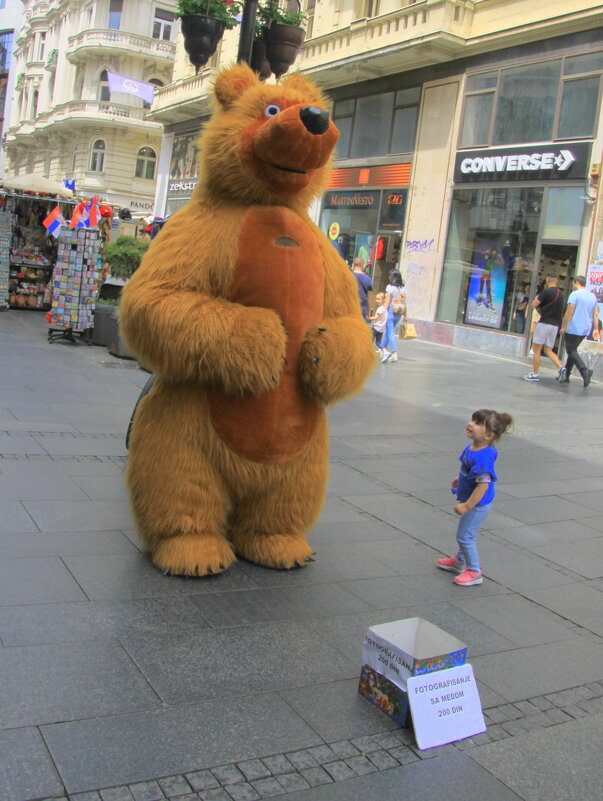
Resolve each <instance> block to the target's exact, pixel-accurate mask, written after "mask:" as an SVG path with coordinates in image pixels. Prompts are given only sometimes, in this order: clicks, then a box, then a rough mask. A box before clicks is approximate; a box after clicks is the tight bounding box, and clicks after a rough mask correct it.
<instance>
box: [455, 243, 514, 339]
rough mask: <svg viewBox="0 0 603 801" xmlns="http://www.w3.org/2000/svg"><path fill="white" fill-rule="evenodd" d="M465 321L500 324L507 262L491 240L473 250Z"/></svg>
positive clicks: (478, 323)
mask: <svg viewBox="0 0 603 801" xmlns="http://www.w3.org/2000/svg"><path fill="white" fill-rule="evenodd" d="M472 261H473V270H472V271H471V277H470V279H469V289H468V291H467V305H466V307H465V322H466V323H471V324H473V325H482V326H486V327H487V328H500V324H501V320H502V313H503V306H504V300H505V291H506V287H507V278H508V272H509V271H508V262H507V260H506V259H504V258H503V256H502V255H501V253H500V252H499V251H498V250H497V249H496V246H495V245H493V244H486V245H485V247H484V249H483V250H477V251H475V252H474V254H473V259H472Z"/></svg>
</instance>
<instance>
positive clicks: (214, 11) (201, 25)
mask: <svg viewBox="0 0 603 801" xmlns="http://www.w3.org/2000/svg"><path fill="white" fill-rule="evenodd" d="M242 9H243V4H242V2H241V0H178V7H177V10H176V16H177V17H180V20H181V29H182V35H183V37H184V49H185V50H186V52H187V54H188V57H189V60H190V62H191V64H192V65H193V66H194V67H195V72H199V68H200V67H203V66H204V65H205V64H207V62H208V61H209V59H210V58H211V57H212V56H213V54H214V53H215V52H216V49H217V47H218V43H219V42H220V39H221V38H222V36H223V35H224V30H225V29H226V28H234V27H235V25H238V24H239V15H240V14H241V11H242Z"/></svg>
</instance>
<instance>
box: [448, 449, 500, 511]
mask: <svg viewBox="0 0 603 801" xmlns="http://www.w3.org/2000/svg"><path fill="white" fill-rule="evenodd" d="M497 456H498V451H497V450H496V448H493V447H492V445H488V447H487V448H482V449H481V450H479V451H472V450H471V445H467V447H466V448H465V450H464V451H463V452H462V453H461V455H460V456H459V459H460V462H461V469H460V471H459V484H458V489H457V493H456V497H457V500H458V502H459V503H464V502H465V501H466V500H467V499H468V498H469V496H470V495H471V493H472V492H473V490H474V489H475V485H476V483H477V478H478V476H481V475H483V473H489V474H490V482H489V483H488V489H487V490H486V494H485V495H484V497H483V498H482V499H481V501H480V502H479V503H478V504H477V505H478V506H487V505H488V504H489V503H492V501H493V500H494V495H495V491H494V484H495V482H496V481H498V478H497V476H496V473H495V472H494V462H495V461H496V458H497Z"/></svg>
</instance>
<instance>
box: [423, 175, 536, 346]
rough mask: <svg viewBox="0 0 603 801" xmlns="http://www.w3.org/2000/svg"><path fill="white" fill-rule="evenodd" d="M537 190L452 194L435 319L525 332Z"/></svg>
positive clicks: (479, 190)
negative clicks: (525, 312)
mask: <svg viewBox="0 0 603 801" xmlns="http://www.w3.org/2000/svg"><path fill="white" fill-rule="evenodd" d="M542 196H543V189H542V188H541V187H530V188H525V189H519V188H514V187H513V188H495V189H491V188H490V189H459V190H456V191H455V192H454V194H453V201H452V211H451V216H450V226H449V230H448V239H447V246H446V255H445V258H444V268H443V272H442V284H441V287H440V299H439V304H438V313H437V319H438V320H440V321H441V322H447V323H464V324H467V325H476V326H480V327H485V328H494V329H497V330H501V331H510V332H514V333H523V323H524V322H525V317H522V314H521V311H523V310H522V309H520V313H519V319H518V315H517V309H518V308H519V307H520V306H521V305H522V304H521V299H520V297H519V296H520V295H521V296H522V298H523V297H524V295H527V296H529V295H530V290H531V284H532V277H533V270H534V257H535V251H536V238H537V233H538V226H539V223H540V214H541V207H542Z"/></svg>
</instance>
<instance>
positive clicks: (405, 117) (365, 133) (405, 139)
mask: <svg viewBox="0 0 603 801" xmlns="http://www.w3.org/2000/svg"><path fill="white" fill-rule="evenodd" d="M420 99H421V89H420V87H412V88H409V89H400V90H399V91H397V92H386V93H385V94H380V95H371V96H368V97H359V98H357V99H351V100H338V101H337V102H336V103H335V106H334V109H333V121H334V122H335V125H336V126H337V128H338V129H339V141H338V143H337V151H336V158H338V159H347V158H371V157H374V156H386V155H388V154H390V153H391V154H394V153H396V154H397V153H412V151H413V149H414V146H415V133H416V128H417V118H418V113H419V102H420Z"/></svg>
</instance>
